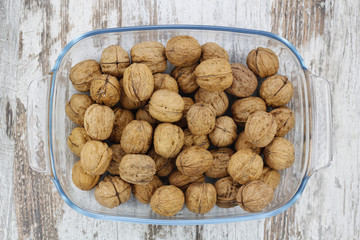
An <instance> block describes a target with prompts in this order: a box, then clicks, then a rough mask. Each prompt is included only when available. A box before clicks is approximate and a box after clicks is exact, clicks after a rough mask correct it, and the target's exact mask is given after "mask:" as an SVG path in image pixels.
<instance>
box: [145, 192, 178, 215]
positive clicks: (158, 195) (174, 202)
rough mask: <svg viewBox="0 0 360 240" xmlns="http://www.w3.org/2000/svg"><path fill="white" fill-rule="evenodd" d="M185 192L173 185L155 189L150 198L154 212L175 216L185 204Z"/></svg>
mask: <svg viewBox="0 0 360 240" xmlns="http://www.w3.org/2000/svg"><path fill="white" fill-rule="evenodd" d="M184 202H185V197H184V193H183V192H182V191H181V190H180V189H179V188H177V187H175V186H173V185H168V186H162V187H159V188H158V189H156V190H155V192H154V194H153V195H152V197H151V199H150V207H151V209H152V210H153V211H154V213H156V214H159V215H162V216H167V217H170V216H174V215H175V214H176V213H178V212H179V211H180V210H181V209H182V208H183V206H184Z"/></svg>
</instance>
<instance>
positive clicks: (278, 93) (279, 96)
mask: <svg viewBox="0 0 360 240" xmlns="http://www.w3.org/2000/svg"><path fill="white" fill-rule="evenodd" d="M259 94H260V97H261V98H262V99H264V101H265V102H266V105H267V106H270V107H280V106H283V105H285V104H287V103H288V102H289V101H290V100H291V98H292V96H293V94H294V87H293V85H292V83H291V82H290V81H289V80H288V78H287V77H286V76H282V75H274V76H271V77H268V78H267V79H265V81H264V82H263V83H262V84H261V87H260V91H259Z"/></svg>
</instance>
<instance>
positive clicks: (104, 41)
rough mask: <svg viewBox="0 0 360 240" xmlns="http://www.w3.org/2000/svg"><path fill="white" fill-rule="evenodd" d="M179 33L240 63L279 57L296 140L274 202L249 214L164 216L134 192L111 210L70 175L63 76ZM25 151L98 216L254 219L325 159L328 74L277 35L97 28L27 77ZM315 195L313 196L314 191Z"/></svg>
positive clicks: (280, 205) (281, 205)
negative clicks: (44, 71) (114, 50)
mask: <svg viewBox="0 0 360 240" xmlns="http://www.w3.org/2000/svg"><path fill="white" fill-rule="evenodd" d="M177 35H190V36H192V37H194V38H196V39H197V40H198V41H199V42H200V44H204V43H206V42H216V43H217V44H219V45H220V46H222V47H223V48H225V50H227V51H228V53H229V56H230V62H231V63H234V62H240V63H242V64H245V65H246V56H247V54H248V53H249V52H250V50H251V49H254V48H257V47H259V46H261V47H267V48H271V49H272V50H273V51H274V52H275V53H276V54H277V55H278V57H279V62H280V68H279V71H278V73H279V74H282V75H286V76H287V77H288V78H289V80H290V81H291V82H292V83H293V86H294V96H293V98H292V100H291V102H290V103H289V104H288V106H289V107H290V108H291V109H292V110H293V112H294V114H295V118H296V124H295V127H294V129H293V130H292V131H291V132H290V133H289V134H288V135H287V136H286V138H288V139H289V140H290V141H292V142H293V143H294V146H295V163H294V165H293V166H292V167H291V168H289V169H286V170H282V171H281V182H280V184H279V186H278V187H277V189H276V191H275V195H274V199H273V201H272V203H271V204H270V205H269V206H268V207H267V208H265V209H264V210H263V211H261V212H257V213H249V212H245V211H243V210H242V209H241V208H240V207H235V208H230V209H225V208H218V207H216V206H215V207H214V208H213V209H212V210H211V211H210V212H209V213H207V214H203V215H202V214H194V213H191V212H190V211H188V210H187V209H186V207H184V208H183V210H181V211H180V212H179V213H178V214H176V215H175V216H174V217H162V216H159V215H156V214H155V213H153V212H152V211H151V208H150V206H149V205H144V204H142V203H140V202H138V201H136V199H135V198H134V197H133V196H132V197H131V199H130V200H129V201H128V202H126V203H124V204H121V205H120V206H119V207H116V208H114V209H108V208H105V207H102V206H101V205H99V204H98V203H97V202H96V200H95V198H94V190H92V191H89V192H86V191H82V190H79V189H78V188H77V187H75V186H74V184H73V183H72V180H71V170H72V166H73V164H74V163H75V162H76V161H78V160H79V157H77V156H75V155H74V154H72V152H71V151H70V150H69V148H68V146H67V142H66V139H67V137H68V136H69V134H70V132H71V130H72V129H73V128H74V127H75V124H74V123H72V122H71V121H70V120H69V119H68V118H67V116H66V114H65V111H64V109H65V105H66V103H67V102H68V101H69V99H70V97H71V95H72V94H74V93H76V90H75V89H74V88H73V86H72V84H71V82H70V80H69V71H70V68H71V66H73V65H75V64H76V63H78V62H80V61H82V60H85V59H94V60H97V61H99V60H100V56H101V52H102V50H103V49H104V48H106V47H107V46H109V45H112V44H117V45H120V46H122V47H123V48H124V49H125V50H127V51H128V52H130V49H131V47H132V46H133V45H134V44H136V43H139V42H142V41H159V42H161V43H162V44H163V45H166V42H167V41H168V40H169V39H170V38H172V37H174V36H177ZM169 67H170V65H168V70H167V71H169V70H170V69H169ZM28 94H29V95H28V119H27V123H28V125H27V126H28V136H27V139H28V153H29V164H30V166H31V167H32V169H34V170H36V171H40V172H44V173H46V174H48V175H49V176H50V178H51V179H52V181H53V182H54V184H55V186H56V188H57V190H58V192H59V194H60V195H61V197H62V198H63V200H64V201H65V202H66V203H67V204H68V205H69V206H70V207H71V208H73V209H74V210H76V211H78V212H80V213H82V214H84V215H86V216H89V217H93V218H97V219H107V220H116V221H125V222H137V223H148V224H164V225H182V224H183V225H191V224H207V223H224V222H235V221H244V220H253V219H260V218H266V217H270V216H274V215H276V214H278V213H281V212H283V211H285V210H286V209H287V208H289V207H290V206H291V205H292V204H294V203H295V201H296V200H297V199H298V198H299V197H300V195H301V193H302V192H303V190H304V188H305V186H306V184H307V181H308V179H309V177H310V176H311V175H312V174H313V173H314V172H315V171H317V170H318V169H321V168H324V167H327V166H329V165H330V163H331V159H332V154H331V125H332V119H331V93H330V84H329V82H328V81H327V80H325V79H321V78H319V77H315V76H314V75H312V74H311V73H310V72H309V71H308V70H307V68H306V66H305V64H304V62H303V60H302V58H301V56H300V55H299V53H298V51H297V50H296V49H295V47H294V46H293V45H291V44H290V43H289V42H288V41H287V40H285V39H283V38H281V37H280V36H277V35H275V34H272V33H269V32H264V31H257V30H250V29H240V28H231V27H215V26H196V25H165V26H140V27H125V28H112V29H101V30H96V31H92V32H88V33H85V34H83V35H81V36H79V37H78V38H76V39H74V40H72V41H71V42H70V43H69V44H68V45H67V46H66V47H65V48H64V49H63V50H62V52H61V53H60V55H59V57H58V59H57V61H56V63H55V66H54V68H53V69H52V70H51V72H50V74H49V75H48V76H45V77H43V78H40V79H36V80H34V81H32V82H31V83H30V84H29V93H28ZM315 197H316V196H315Z"/></svg>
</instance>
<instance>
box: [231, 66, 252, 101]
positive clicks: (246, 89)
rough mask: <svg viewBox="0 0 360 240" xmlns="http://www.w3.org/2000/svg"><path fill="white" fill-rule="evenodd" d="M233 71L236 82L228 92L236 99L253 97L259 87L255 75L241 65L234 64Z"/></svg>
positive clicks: (234, 81)
mask: <svg viewBox="0 0 360 240" xmlns="http://www.w3.org/2000/svg"><path fill="white" fill-rule="evenodd" d="M231 70H232V72H233V77H234V80H233V83H232V84H231V86H230V87H229V88H228V89H226V92H228V93H230V94H231V95H234V96H236V97H249V96H251V95H252V94H253V93H254V92H255V90H256V88H257V86H258V81H257V78H256V76H255V74H254V73H253V72H252V71H251V70H250V69H248V68H247V67H246V66H244V65H242V64H241V63H232V64H231Z"/></svg>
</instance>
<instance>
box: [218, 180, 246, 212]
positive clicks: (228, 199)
mask: <svg viewBox="0 0 360 240" xmlns="http://www.w3.org/2000/svg"><path fill="white" fill-rule="evenodd" d="M240 186H241V185H240V184H239V183H238V182H236V181H234V180H233V179H232V178H231V177H224V178H221V179H219V180H217V181H216V183H215V184H214V187H215V190H216V194H217V200H216V205H217V206H218V207H221V208H232V207H235V206H236V205H237V202H236V194H237V192H238V191H239V188H240Z"/></svg>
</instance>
